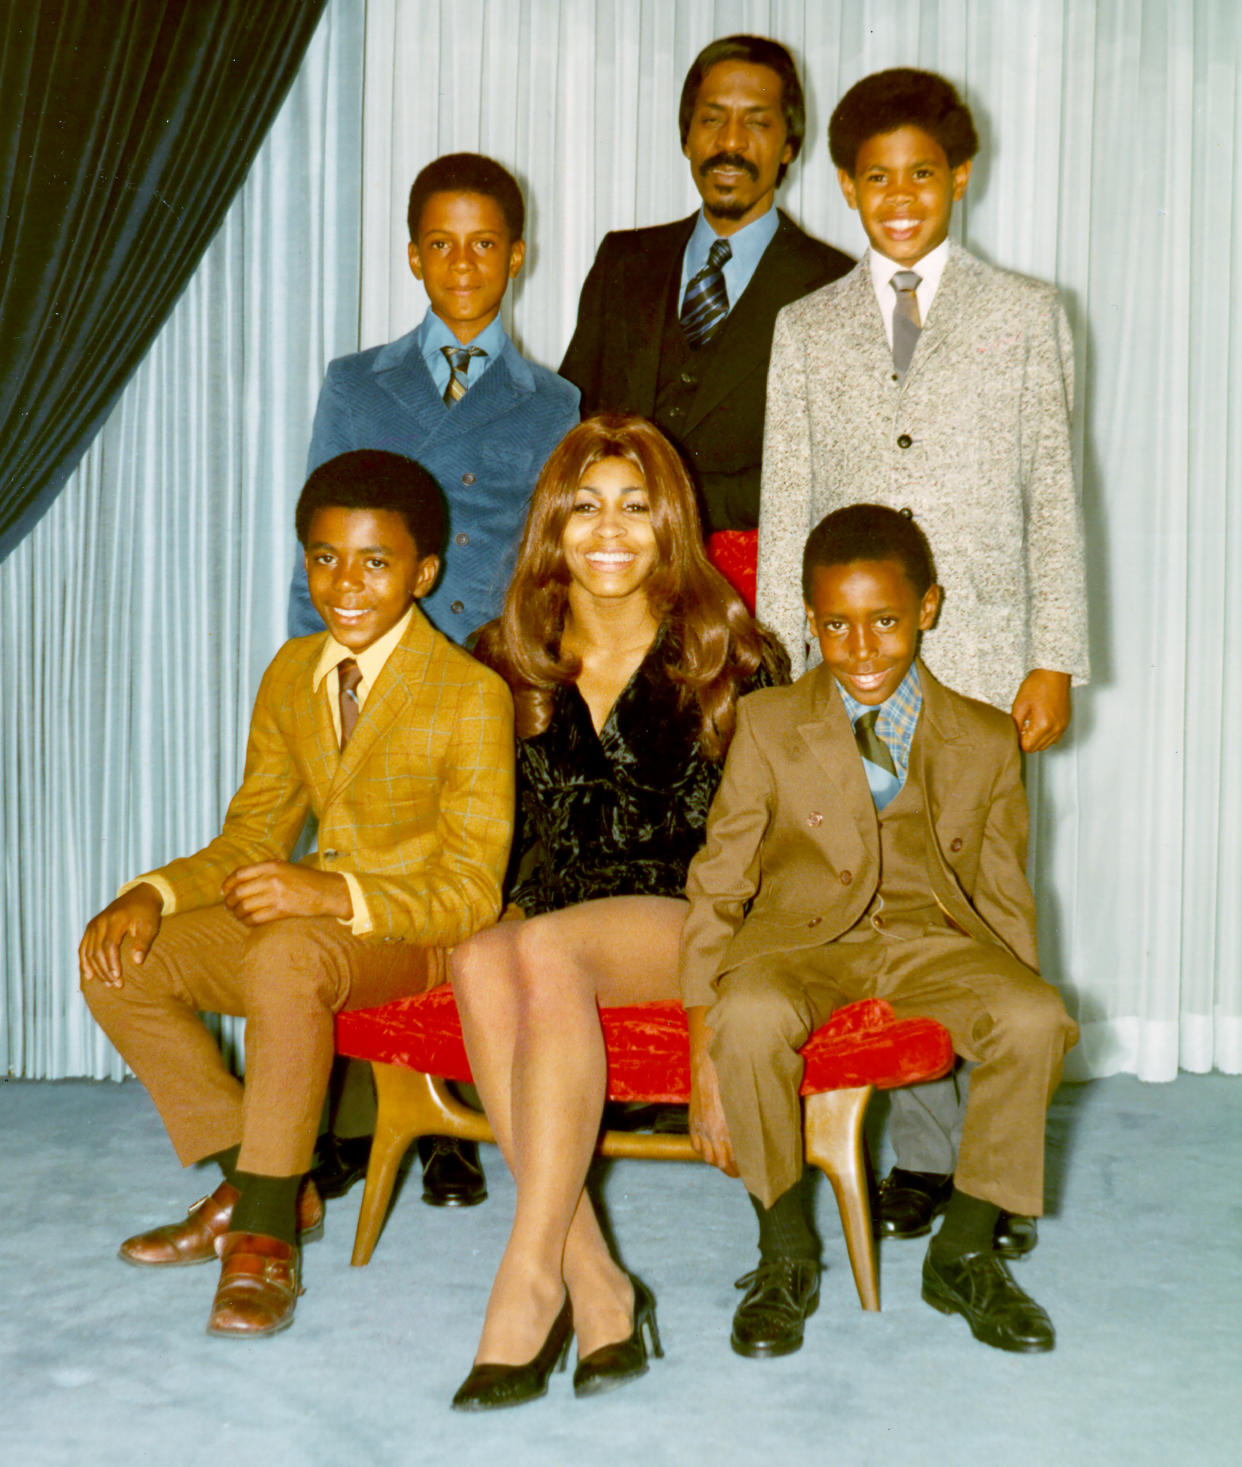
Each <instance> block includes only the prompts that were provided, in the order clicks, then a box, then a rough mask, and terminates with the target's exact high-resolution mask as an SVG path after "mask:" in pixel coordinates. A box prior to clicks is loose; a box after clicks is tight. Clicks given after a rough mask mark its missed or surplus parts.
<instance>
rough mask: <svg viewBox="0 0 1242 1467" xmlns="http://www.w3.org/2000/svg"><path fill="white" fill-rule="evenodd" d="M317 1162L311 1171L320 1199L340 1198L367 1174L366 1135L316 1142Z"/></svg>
mask: <svg viewBox="0 0 1242 1467" xmlns="http://www.w3.org/2000/svg"><path fill="white" fill-rule="evenodd" d="M317 1149H318V1152H319V1160H318V1162H317V1163H316V1165H315V1167H314V1168H313V1170H312V1171H311V1176H312V1177H313V1178H314V1182H315V1186H316V1187H317V1188H318V1189H319V1195H320V1196H321V1197H344V1195H345V1194H346V1192H348V1191H349V1189H350V1188H351V1187H352V1186H353V1185H354V1183H355V1182H359V1181H361V1180H362V1178H363V1177H365V1176H366V1174H367V1162H368V1161H369V1160H370V1159H371V1138H370V1136H334V1135H332V1134H331V1132H329V1133H328V1135H326V1136H321V1137H320V1139H319V1146H318V1148H317Z"/></svg>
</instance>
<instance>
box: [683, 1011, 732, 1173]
mask: <svg viewBox="0 0 1242 1467" xmlns="http://www.w3.org/2000/svg"><path fill="white" fill-rule="evenodd" d="M704 1012H705V1010H704V1009H701V1008H699V1009H687V1010H686V1017H687V1019H688V1020H689V1023H690V1145H691V1146H693V1147H694V1149H695V1151H696V1152H698V1154H699V1155H700V1156H701V1157H702V1158H703V1160H704V1161H707V1162H710V1163H711V1164H712V1166H715V1167H719V1168H720V1170H721V1171H722V1172H724V1173H725V1175H726V1176H729V1177H736V1176H737V1174H738V1173H737V1166H736V1164H735V1163H734V1160H733V1143H732V1141H731V1140H730V1139H729V1123H728V1121H727V1120H725V1113H724V1106H723V1105H722V1104H721V1102H720V1079H719V1077H718V1076H717V1074H716V1066H715V1065H714V1064H713V1063H712V1058H711V1055H709V1054H708V1052H707V1046H708V1045H709V1044H710V1043H711V1040H712V1031H711V1030H710V1029H709V1028H708V1027H707V1025H706V1024H705V1023H704V1022H703V1017H702V1016H703V1014H704Z"/></svg>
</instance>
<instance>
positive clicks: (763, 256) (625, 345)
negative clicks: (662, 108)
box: [560, 36, 852, 605]
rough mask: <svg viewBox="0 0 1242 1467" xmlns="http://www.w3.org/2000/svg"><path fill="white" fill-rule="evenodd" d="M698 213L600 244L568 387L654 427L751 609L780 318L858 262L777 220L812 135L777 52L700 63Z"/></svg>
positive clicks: (687, 90)
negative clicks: (693, 491)
mask: <svg viewBox="0 0 1242 1467" xmlns="http://www.w3.org/2000/svg"><path fill="white" fill-rule="evenodd" d="M679 122H680V127H681V146H682V152H683V153H684V154H685V155H686V157H687V159H688V160H689V162H690V173H691V177H692V178H693V179H694V186H695V188H696V189H698V191H699V194H700V196H701V197H702V200H703V207H702V209H701V210H700V211H699V212H698V213H697V214H695V215H692V216H691V217H690V218H689V219H683V220H681V221H679V222H678V223H676V224H664V225H659V226H657V227H655V228H650V229H633V230H625V231H618V232H614V233H611V234H608V235H606V236H605V238H604V241H603V243H602V244H601V245H600V248H599V253H598V254H597V255H596V257H595V263H594V265H592V267H591V271H590V273H589V275H588V276H587V278H586V282H585V284H584V285H583V287H582V295H581V299H580V300H579V303H578V324H577V328H576V329H575V331H574V335H573V340H572V341H571V342H570V343H569V349H568V350H567V351H566V353H565V360H564V361H563V362H562V363H561V369H560V370H561V376H562V377H566V378H568V379H569V381H570V382H572V383H573V384H574V385H575V386H576V387H577V388H578V389H579V391H580V393H581V394H582V412H583V415H584V416H585V415H586V414H588V413H593V412H599V411H602V410H606V409H615V410H622V411H629V412H636V413H642V414H643V416H644V417H648V418H651V419H652V420H653V421H654V422H656V423H657V424H658V425H659V426H660V428H662V429H663V431H664V432H665V433H666V434H667V435H668V436H669V437H670V438H671V439H672V440H673V441H674V442H675V443H676V444H677V445H678V447H679V448H680V449H681V452H682V454H683V455H684V457H685V459H686V461H687V463H688V465H689V467H690V469H691V472H692V474H693V476H694V478H695V482H696V484H697V487H698V490H699V502H700V508H701V510H702V512H703V520H704V526H703V528H704V532H705V533H706V534H708V535H710V536H711V542H710V543H711V550H712V555H713V559H714V560H715V561H716V563H717V564H718V565H719V566H720V568H721V569H722V570H723V571H724V572H725V574H726V575H728V576H729V578H730V579H731V580H733V581H734V584H735V585H737V587H738V589H739V590H740V591H741V592H742V594H743V595H744V596H745V597H746V598H747V600H748V601H749V602H750V604H751V605H753V604H754V567H755V561H754V555H755V548H754V540H755V534H754V532H755V527H756V526H757V524H758V523H759V469H760V462H761V459H762V455H763V414H764V399H765V395H766V390H767V377H768V355H769V352H770V351H771V346H772V328H773V325H774V323H775V321H776V313H777V312H778V311H779V310H780V309H781V308H782V307H783V306H785V305H787V304H789V303H790V302H791V301H795V300H798V299H800V298H801V297H802V296H804V295H806V294H808V292H810V291H812V290H816V289H818V287H819V286H821V285H826V284H828V282H829V281H832V280H836V279H838V278H839V277H840V276H842V275H844V274H845V273H846V272H847V271H848V270H849V269H850V267H851V264H852V262H851V260H850V259H849V258H848V256H846V255H843V254H842V253H841V252H840V251H839V250H834V249H833V248H831V246H829V245H826V244H821V243H820V242H819V241H818V240H815V239H812V238H811V237H810V236H809V235H807V234H804V233H803V231H802V230H801V229H799V228H798V226H797V225H796V224H794V223H793V221H792V220H791V219H789V218H788V216H786V215H785V214H784V213H782V212H781V211H780V210H779V209H776V208H774V207H773V205H774V203H775V198H776V190H777V188H778V187H779V186H780V184H781V181H782V180H783V179H784V177H785V173H786V171H787V169H788V168H789V165H790V164H791V163H792V162H793V160H794V159H795V158H796V157H797V156H798V153H799V151H800V150H801V147H802V138H803V133H804V130H805V125H806V109H805V105H804V103H803V98H802V86H801V83H800V82H799V80H798V73H797V71H796V69H795V67H794V64H793V59H792V57H791V56H790V54H789V52H788V51H787V50H786V49H785V48H784V46H782V45H780V44H778V43H777V42H776V41H771V40H768V39H767V38H765V37H762V36H725V37H723V38H722V39H720V40H717V41H713V42H712V43H711V44H710V45H709V46H707V47H705V48H704V50H702V51H701V52H700V53H699V55H698V56H697V57H696V58H695V61H694V64H693V65H692V66H691V67H690V70H689V72H688V73H687V75H686V80H685V84H684V85H683V87H682V92H681V107H680V110H679Z"/></svg>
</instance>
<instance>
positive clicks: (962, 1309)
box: [682, 504, 1077, 1357]
mask: <svg viewBox="0 0 1242 1467" xmlns="http://www.w3.org/2000/svg"><path fill="white" fill-rule="evenodd" d="M803 595H804V600H805V605H806V613H807V616H808V618H809V620H810V625H811V631H812V635H813V636H814V637H815V638H816V639H817V641H818V642H819V646H820V650H821V653H822V656H823V665H822V666H819V667H816V668H813V669H812V670H811V671H810V672H808V673H806V674H804V675H803V676H802V677H801V678H800V679H799V680H798V682H796V683H795V684H794V685H793V686H792V687H789V688H774V689H770V690H765V691H763V692H760V693H755V694H752V695H751V696H750V697H748V698H745V699H743V700H742V702H741V704H740V705H739V708H738V724H737V733H736V735H735V736H734V740H733V743H732V745H731V746H730V749H729V755H728V758H727V760H726V763H725V770H724V777H723V780H722V782H721V785H720V789H719V792H718V793H717V795H716V799H715V801H714V802H713V805H712V809H711V814H710V816H709V818H708V824H707V839H706V843H705V845H704V847H703V849H702V851H701V852H700V853H699V855H698V856H697V857H696V858H695V860H694V863H693V864H692V865H691V867H690V875H689V880H688V883H687V894H688V896H689V898H690V911H689V914H688V916H687V918H686V924H685V929H684V932H683V936H682V991H683V999H684V1002H685V1005H686V1009H687V1013H688V1016H689V1019H690V1034H691V1074H692V1081H693V1084H692V1095H691V1111H690V1118H691V1137H692V1139H693V1140H694V1143H695V1147H696V1149H697V1150H698V1151H699V1152H700V1153H701V1154H702V1155H703V1156H704V1157H705V1158H706V1159H707V1160H709V1161H712V1162H714V1163H715V1164H716V1165H717V1166H720V1167H722V1168H723V1169H725V1170H730V1169H732V1168H734V1167H735V1168H736V1170H737V1172H738V1173H740V1175H741V1177H742V1180H743V1182H744V1184H745V1186H746V1190H747V1192H748V1193H749V1194H750V1198H751V1202H752V1203H753V1205H754V1207H755V1211H756V1214H757V1216H758V1219H759V1249H760V1262H759V1267H758V1268H757V1269H756V1271H755V1272H754V1274H752V1275H750V1276H749V1277H748V1278H747V1279H746V1280H744V1281H743V1282H744V1283H746V1284H749V1289H748V1292H747V1294H746V1296H745V1297H744V1299H743V1301H742V1304H741V1305H740V1306H739V1308H738V1311H737V1314H736V1315H735V1317H734V1322H733V1347H734V1349H735V1350H736V1351H737V1352H738V1353H739V1354H742V1355H748V1356H760V1357H762V1356H771V1355H780V1354H787V1353H789V1352H791V1351H793V1350H796V1349H798V1348H799V1347H800V1345H801V1343H802V1333H803V1321H804V1319H805V1318H806V1316H807V1315H808V1314H809V1313H810V1312H811V1311H812V1310H813V1309H814V1307H815V1304H816V1301H817V1298H818V1290H819V1263H818V1248H817V1245H816V1241H815V1238H814V1235H813V1234H812V1232H811V1229H810V1226H809V1223H808V1221H807V1218H806V1215H805V1211H804V1208H803V1202H802V1197H801V1186H800V1183H801V1179H802V1172H803V1157H802V1127H801V1108H800V1104H799V1100H798V1086H799V1083H800V1080H801V1074H802V1061H801V1058H800V1056H799V1054H798V1050H799V1048H800V1046H801V1045H802V1044H803V1043H804V1042H805V1040H806V1039H807V1038H808V1036H809V1035H810V1034H811V1033H812V1031H813V1030H814V1029H815V1028H817V1027H818V1026H819V1024H821V1023H822V1022H823V1021H824V1020H825V1019H826V1018H827V1017H828V1015H829V1014H831V1013H832V1012H833V1010H834V1009H836V1008H838V1007H840V1006H841V1005H843V1004H846V1003H850V1002H853V1001H854V1000H856V999H860V998H866V997H879V998H884V999H886V1000H888V1002H889V1003H891V1004H892V1006H893V1008H894V1010H895V1011H896V1012H897V1013H898V1014H899V1015H913V1014H921V1015H926V1016H929V1017H932V1018H935V1019H938V1020H940V1022H941V1023H943V1024H944V1025H945V1027H946V1028H947V1029H948V1030H949V1032H950V1034H951V1035H952V1037H953V1044H954V1049H955V1050H956V1051H957V1053H958V1054H959V1055H961V1056H963V1057H964V1058H967V1059H970V1060H973V1061H975V1064H976V1068H975V1070H974V1073H973V1076H972V1080H971V1088H970V1099H969V1103H968V1106H967V1110H966V1118H965V1124H964V1128H963V1132H962V1141H961V1149H960V1155H959V1159H958V1166H957V1173H956V1185H955V1188H954V1191H953V1194H952V1196H951V1198H950V1199H949V1203H948V1208H947V1211H946V1214H945V1219H944V1223H943V1225H942V1227H941V1229H940V1232H939V1233H938V1234H937V1235H936V1237H935V1239H934V1240H933V1242H932V1244H931V1247H930V1249H929V1251H928V1255H927V1258H926V1261H925V1263H924V1266H923V1297H924V1299H926V1300H927V1302H928V1303H930V1304H932V1305H933V1306H934V1307H935V1308H937V1309H940V1310H943V1311H944V1312H946V1313H951V1312H957V1313H960V1314H963V1315H964V1316H965V1317H966V1319H967V1321H968V1323H969V1324H970V1327H971V1330H972V1331H973V1332H974V1334H975V1335H976V1337H977V1338H979V1339H981V1340H984V1341H985V1342H986V1343H988V1344H991V1345H995V1346H997V1347H999V1348H1001V1349H1005V1350H1016V1351H1037V1350H1049V1349H1051V1348H1052V1346H1053V1342H1054V1334H1053V1329H1052V1325H1051V1323H1050V1321H1049V1319H1048V1316H1047V1314H1045V1312H1044V1311H1043V1310H1042V1309H1041V1308H1040V1307H1039V1305H1038V1304H1036V1303H1035V1302H1034V1301H1033V1300H1032V1299H1030V1298H1029V1297H1028V1296H1027V1295H1026V1294H1024V1293H1023V1292H1022V1290H1021V1289H1019V1288H1018V1286H1017V1284H1016V1283H1015V1282H1014V1280H1013V1278H1012V1276H1011V1275H1010V1273H1009V1271H1008V1268H1007V1266H1006V1264H1005V1262H1004V1261H1003V1259H1002V1258H1001V1257H1000V1256H999V1255H998V1254H997V1253H996V1252H995V1251H994V1248H993V1235H994V1231H995V1227H996V1221H997V1217H998V1214H999V1212H1000V1211H1001V1209H1008V1210H1009V1211H1012V1212H1019V1213H1024V1214H1030V1215H1036V1214H1038V1213H1040V1212H1042V1210H1043V1165H1044V1113H1045V1110H1046V1108H1047V1105H1048V1102H1049V1100H1050V1099H1051V1097H1052V1093H1053V1091H1054V1090H1055V1089H1056V1086H1057V1083H1058V1081H1059V1079H1060V1073H1061V1062H1062V1059H1063V1057H1064V1055H1065V1052H1066V1051H1067V1050H1068V1049H1069V1048H1070V1046H1071V1045H1072V1044H1073V1043H1074V1042H1075V1040H1076V1038H1077V1029H1076V1027H1075V1025H1074V1024H1073V1022H1072V1021H1071V1020H1070V1019H1069V1017H1068V1016H1067V1014H1066V1012H1065V1008H1064V1006H1063V1004H1062V1003H1061V1000H1060V997H1059V996H1058V995H1057V992H1056V990H1055V989H1054V988H1052V987H1051V985H1049V984H1047V983H1045V982H1044V981H1043V979H1041V978H1040V977H1039V974H1038V972H1037V971H1036V961H1037V959H1036V953H1035V910H1034V904H1033V902H1032V899H1031V893H1030V888H1029V887H1028V886H1027V882H1026V877H1025V874H1024V861H1025V853H1026V834H1027V811H1026V798H1025V795H1024V794H1023V790H1022V781H1021V778H1020V764H1019V755H1018V741H1017V734H1016V730H1015V728H1014V725H1013V723H1012V721H1011V720H1010V719H1009V717H1008V716H1007V715H1006V714H1003V713H1001V712H999V711H998V710H996V709H994V708H990V707H988V706H987V705H985V704H982V703H977V702H975V701H973V700H972V699H969V698H964V697H962V696H961V695H960V694H957V693H954V692H951V691H950V690H949V689H948V688H945V687H943V686H942V685H941V684H940V683H939V682H937V681H936V679H935V678H934V677H933V676H932V675H931V673H930V672H929V671H928V670H927V668H926V667H925V666H923V665H922V663H920V662H918V661H917V660H916V654H917V651H918V642H919V634H920V632H922V631H926V630H927V629H928V628H929V627H930V626H931V625H932V623H933V621H934V620H935V616H936V611H937V608H938V605H939V600H940V588H939V587H938V586H937V585H936V584H935V581H934V573H933V570H932V563H931V554H930V551H929V550H928V548H927V542H926V541H925V540H924V538H923V536H922V534H921V532H920V531H919V530H918V527H917V526H916V525H915V524H914V523H913V521H912V520H911V519H910V518H909V517H908V516H907V515H903V514H901V513H899V512H898V511H896V510H892V509H889V508H886V507H884V506H881V505H870V504H858V505H852V506H850V507H848V508H846V509H841V510H838V511H836V512H834V513H833V514H831V515H829V516H827V518H826V519H824V520H823V521H822V522H821V524H819V525H818V526H817V527H816V529H815V530H814V532H813V533H812V535H811V537H810V539H809V541H808V542H807V546H806V550H805V555H804V560H803ZM851 725H853V727H851Z"/></svg>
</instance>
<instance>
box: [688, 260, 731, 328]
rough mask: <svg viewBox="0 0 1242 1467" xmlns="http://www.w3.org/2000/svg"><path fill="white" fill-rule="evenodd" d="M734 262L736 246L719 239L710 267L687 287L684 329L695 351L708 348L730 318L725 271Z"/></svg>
mask: <svg viewBox="0 0 1242 1467" xmlns="http://www.w3.org/2000/svg"><path fill="white" fill-rule="evenodd" d="M732 258H733V246H732V245H731V244H730V243H729V241H728V240H727V239H718V240H716V242H715V243H714V244H713V245H712V247H711V249H710V250H709V251H708V253H707V264H706V265H704V266H703V268H702V269H701V270H700V271H699V273H698V274H697V275H696V276H695V277H694V278H693V279H692V280H691V282H690V284H689V285H687V286H686V298H685V300H683V301H682V303H681V329H682V331H683V332H684V333H685V337H686V341H687V342H688V343H689V345H690V350H691V351H698V349H699V347H701V346H705V345H706V344H707V343H708V342H709V341H710V340H711V339H712V337H713V336H714V335H715V334H716V332H717V331H718V330H719V328H720V324H721V322H722V321H723V320H724V318H725V317H726V316H727V315H728V314H729V291H728V288H727V287H726V286H725V278H724V267H725V264H726V263H727V262H728V261H729V260H731V259H732Z"/></svg>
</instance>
